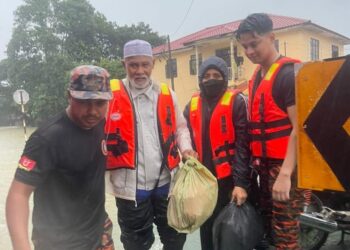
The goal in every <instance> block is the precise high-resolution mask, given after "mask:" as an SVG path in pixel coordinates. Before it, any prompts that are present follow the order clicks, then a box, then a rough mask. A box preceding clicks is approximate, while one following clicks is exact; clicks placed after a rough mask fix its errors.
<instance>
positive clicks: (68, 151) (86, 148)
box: [15, 113, 106, 250]
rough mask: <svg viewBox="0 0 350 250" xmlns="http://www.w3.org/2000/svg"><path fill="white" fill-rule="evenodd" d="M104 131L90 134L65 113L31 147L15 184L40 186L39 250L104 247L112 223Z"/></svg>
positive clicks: (35, 136) (36, 222)
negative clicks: (107, 210)
mask: <svg viewBox="0 0 350 250" xmlns="http://www.w3.org/2000/svg"><path fill="white" fill-rule="evenodd" d="M103 126H104V122H101V123H100V124H99V125H98V126H96V127H95V128H92V129H90V130H84V129H81V128H80V127H78V126H77V125H75V124H74V123H73V122H72V121H71V120H70V119H69V118H68V117H67V115H66V113H62V114H60V115H58V116H56V117H55V118H54V119H52V120H51V121H50V122H49V123H47V124H46V125H44V126H42V127H40V128H39V129H38V130H36V131H35V132H34V133H33V134H32V135H31V137H30V138H29V140H28V142H27V143H26V146H25V149H24V152H23V155H22V157H21V160H20V163H19V168H18V169H17V171H16V174H15V179H16V180H17V181H20V182H23V183H25V184H28V185H32V186H34V187H35V190H34V208H33V235H32V239H33V242H34V244H35V246H36V249H79V250H80V249H81V250H83V249H84V250H85V249H86V250H91V249H94V248H96V246H98V244H99V243H100V241H101V235H102V231H103V223H104V220H105V218H106V213H105V209H104V202H105V192H104V191H105V187H104V171H105V161H106V158H105V155H104V153H103V152H105V151H102V147H103V141H104V131H103ZM103 150H104V149H103Z"/></svg>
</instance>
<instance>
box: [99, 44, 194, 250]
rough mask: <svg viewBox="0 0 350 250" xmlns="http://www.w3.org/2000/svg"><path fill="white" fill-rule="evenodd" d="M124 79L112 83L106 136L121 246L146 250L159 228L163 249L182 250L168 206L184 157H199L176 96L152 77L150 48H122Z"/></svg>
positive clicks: (136, 45)
mask: <svg viewBox="0 0 350 250" xmlns="http://www.w3.org/2000/svg"><path fill="white" fill-rule="evenodd" d="M123 65H124V68H125V71H126V74H127V77H126V79H123V80H122V81H120V80H112V81H111V89H112V91H113V100H111V102H110V108H109V112H108V116H107V123H106V127H105V130H106V134H107V149H108V160H107V169H108V170H110V171H111V172H110V181H111V184H112V186H113V191H114V194H115V196H116V204H117V208H118V223H119V225H120V228H121V241H122V243H123V245H124V248H125V249H126V250H143V249H144V250H147V249H150V247H151V246H152V244H153V242H154V235H153V230H152V228H153V222H154V223H155V224H156V226H157V229H158V232H159V235H160V240H161V242H162V243H163V246H164V247H163V249H166V250H179V249H182V248H183V245H184V243H185V240H186V235H185V234H180V233H177V232H176V231H175V230H174V229H172V228H171V227H169V226H168V222H167V205H168V200H167V198H168V193H169V189H170V186H171V185H170V184H171V180H172V177H173V176H174V173H175V171H176V169H177V167H178V164H179V161H180V157H179V153H178V152H179V151H180V153H181V155H182V157H183V158H185V159H186V158H188V157H189V156H194V157H197V153H196V152H195V151H193V149H192V145H191V138H190V134H189V131H188V128H187V123H186V120H185V119H184V117H183V114H182V112H181V111H180V109H179V107H178V102H177V99H176V96H175V93H174V92H173V91H172V90H171V89H169V87H168V86H167V85H166V84H165V83H157V82H156V81H155V80H154V79H152V78H151V74H152V70H153V66H154V59H153V54H152V48H151V45H150V44H149V43H148V42H146V41H143V40H132V41H129V42H127V43H126V44H125V45H124V60H123Z"/></svg>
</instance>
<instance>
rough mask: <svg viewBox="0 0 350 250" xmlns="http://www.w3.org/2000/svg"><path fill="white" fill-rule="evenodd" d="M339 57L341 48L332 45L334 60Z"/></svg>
mask: <svg viewBox="0 0 350 250" xmlns="http://www.w3.org/2000/svg"><path fill="white" fill-rule="evenodd" d="M338 56H339V47H338V46H336V45H332V58H334V57H338Z"/></svg>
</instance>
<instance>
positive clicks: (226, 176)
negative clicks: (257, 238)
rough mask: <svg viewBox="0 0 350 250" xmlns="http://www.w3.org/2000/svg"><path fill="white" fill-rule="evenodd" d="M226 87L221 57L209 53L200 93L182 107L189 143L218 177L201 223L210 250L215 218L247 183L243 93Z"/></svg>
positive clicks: (239, 197) (242, 196) (242, 194)
mask: <svg viewBox="0 0 350 250" xmlns="http://www.w3.org/2000/svg"><path fill="white" fill-rule="evenodd" d="M227 86H228V69H227V65H226V63H225V61H224V60H222V59H221V58H219V57H216V56H213V57H210V58H208V59H207V60H206V61H204V62H203V64H202V65H201V66H200V68H199V88H200V93H196V94H194V95H193V96H192V98H191V101H190V103H189V104H188V105H187V106H186V108H185V111H184V116H185V118H186V119H187V124H188V126H189V129H190V132H191V137H192V141H193V144H194V145H193V146H194V148H195V149H196V151H197V152H198V154H199V159H200V161H201V162H202V163H203V165H205V166H206V167H207V168H208V169H209V170H210V171H211V172H212V173H213V175H214V176H216V178H217V179H218V185H219V194H218V201H217V205H216V207H215V210H214V212H213V215H212V216H211V217H210V218H209V219H208V220H207V221H206V222H205V223H204V224H203V225H202V226H201V228H200V236H201V246H202V249H207V250H210V249H214V246H213V241H212V227H213V223H214V220H215V218H216V217H217V215H218V214H219V212H220V211H221V210H222V208H223V207H224V206H225V205H227V204H228V203H229V202H230V201H231V200H233V201H235V202H236V203H237V205H241V204H243V203H244V202H245V200H246V198H247V189H248V186H249V179H248V176H249V167H248V165H249V148H248V137H247V135H248V133H247V107H246V102H245V98H244V96H243V95H242V94H241V93H240V92H239V91H236V90H230V89H228V88H227Z"/></svg>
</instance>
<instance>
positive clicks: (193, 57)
mask: <svg viewBox="0 0 350 250" xmlns="http://www.w3.org/2000/svg"><path fill="white" fill-rule="evenodd" d="M201 64H202V54H198V67H199V66H201ZM190 74H191V75H197V67H196V55H191V57H190Z"/></svg>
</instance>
